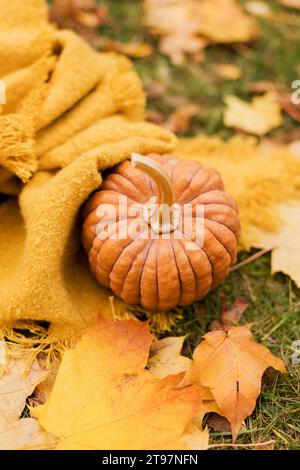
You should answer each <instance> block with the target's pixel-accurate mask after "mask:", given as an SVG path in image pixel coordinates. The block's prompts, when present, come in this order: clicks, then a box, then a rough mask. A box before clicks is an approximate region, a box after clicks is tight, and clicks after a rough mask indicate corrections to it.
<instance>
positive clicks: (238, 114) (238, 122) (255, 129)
mask: <svg viewBox="0 0 300 470" xmlns="http://www.w3.org/2000/svg"><path fill="white" fill-rule="evenodd" d="M224 102H225V104H226V108H225V111H224V123H225V125H226V126H228V127H235V128H238V129H242V130H243V131H245V132H248V133H250V134H255V135H259V136H262V135H265V134H266V133H267V132H269V131H270V130H272V129H274V128H276V127H278V126H280V125H281V124H282V122H283V120H282V116H281V111H280V106H279V104H278V103H277V101H276V97H275V95H274V94H273V93H267V94H265V95H263V96H256V97H255V98H253V100H252V102H251V103H247V102H245V101H243V100H240V99H239V98H237V97H236V96H233V95H226V96H225V97H224Z"/></svg>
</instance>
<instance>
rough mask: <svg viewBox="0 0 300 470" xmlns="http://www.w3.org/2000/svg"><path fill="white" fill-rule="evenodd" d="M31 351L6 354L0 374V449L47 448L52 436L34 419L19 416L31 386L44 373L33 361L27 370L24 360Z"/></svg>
mask: <svg viewBox="0 0 300 470" xmlns="http://www.w3.org/2000/svg"><path fill="white" fill-rule="evenodd" d="M30 353H31V351H29V352H23V354H22V355H21V354H19V355H16V356H13V355H12V353H11V352H10V351H8V354H7V360H6V361H5V365H4V367H5V368H4V371H3V375H2V377H1V379H0V449H1V450H18V449H35V448H38V449H40V448H43V449H45V448H49V446H51V442H52V437H51V436H50V435H48V434H47V433H46V432H44V431H43V430H42V428H41V427H40V425H39V424H38V422H37V421H36V420H35V419H32V418H24V419H20V416H21V414H22V411H23V409H24V407H25V404H26V399H27V397H28V396H29V395H31V394H32V392H33V391H34V389H35V387H36V386H37V385H38V384H39V383H40V382H41V381H43V380H44V379H45V378H46V376H47V371H45V370H43V369H41V367H40V366H39V364H38V362H37V361H34V363H33V364H32V366H31V367H30V368H29V370H28V373H27V374H26V375H24V370H25V369H27V364H28V359H29V356H30Z"/></svg>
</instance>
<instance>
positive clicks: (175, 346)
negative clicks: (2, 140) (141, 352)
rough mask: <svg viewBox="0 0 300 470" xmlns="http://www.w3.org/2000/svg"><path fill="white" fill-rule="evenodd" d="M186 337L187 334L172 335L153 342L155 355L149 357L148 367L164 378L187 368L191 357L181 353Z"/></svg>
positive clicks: (154, 374)
mask: <svg viewBox="0 0 300 470" xmlns="http://www.w3.org/2000/svg"><path fill="white" fill-rule="evenodd" d="M185 339H186V336H177V337H172V336H170V337H168V338H164V339H160V340H157V341H155V342H154V343H153V344H152V346H151V352H152V354H153V355H152V356H151V357H150V358H149V361H148V365H147V368H148V370H149V371H150V372H151V374H152V375H153V376H154V377H157V378H160V379H163V378H164V377H167V376H168V375H171V374H179V373H181V372H185V371H186V370H187V368H188V367H189V365H190V363H191V359H189V358H188V357H185V356H182V355H181V354H180V353H181V350H182V346H183V343H184V340H185Z"/></svg>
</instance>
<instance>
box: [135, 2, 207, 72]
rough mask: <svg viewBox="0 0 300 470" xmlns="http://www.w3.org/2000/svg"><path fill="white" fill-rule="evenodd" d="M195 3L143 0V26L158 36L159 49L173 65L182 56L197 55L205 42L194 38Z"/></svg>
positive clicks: (196, 5)
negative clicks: (159, 39) (159, 38)
mask: <svg viewBox="0 0 300 470" xmlns="http://www.w3.org/2000/svg"><path fill="white" fill-rule="evenodd" d="M198 8H199V3H198V2H195V0H164V1H162V0H144V10H145V20H144V21H145V24H146V26H148V27H149V28H150V31H151V33H152V34H154V35H158V36H162V39H161V41H160V50H161V52H162V53H163V54H166V55H168V56H170V58H171V60H172V61H173V62H174V63H175V64H182V63H184V61H185V54H192V55H197V54H199V53H201V52H202V51H203V49H204V48H205V46H206V45H207V41H206V40H204V39H203V38H200V37H198V29H199V18H198Z"/></svg>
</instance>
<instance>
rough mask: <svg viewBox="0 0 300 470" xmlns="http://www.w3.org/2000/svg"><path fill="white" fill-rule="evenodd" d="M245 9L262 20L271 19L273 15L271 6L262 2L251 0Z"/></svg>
mask: <svg viewBox="0 0 300 470" xmlns="http://www.w3.org/2000/svg"><path fill="white" fill-rule="evenodd" d="M244 7H245V10H246V11H247V12H248V13H250V14H251V15H255V16H260V17H262V18H270V16H271V14H272V10H271V7H270V5H268V4H267V2H263V1H261V0H249V1H248V2H246V3H245V5H244Z"/></svg>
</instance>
